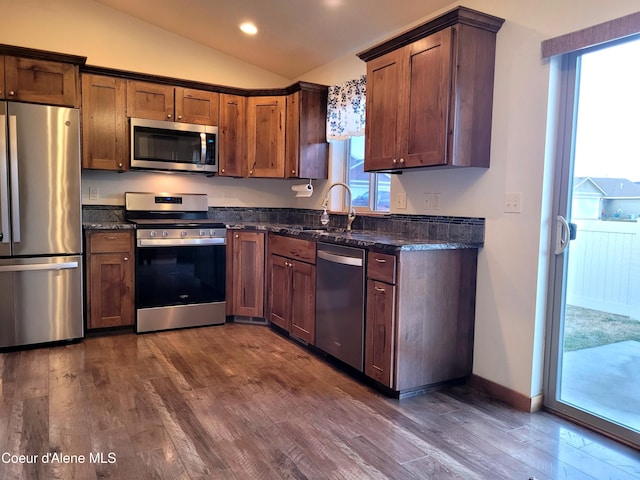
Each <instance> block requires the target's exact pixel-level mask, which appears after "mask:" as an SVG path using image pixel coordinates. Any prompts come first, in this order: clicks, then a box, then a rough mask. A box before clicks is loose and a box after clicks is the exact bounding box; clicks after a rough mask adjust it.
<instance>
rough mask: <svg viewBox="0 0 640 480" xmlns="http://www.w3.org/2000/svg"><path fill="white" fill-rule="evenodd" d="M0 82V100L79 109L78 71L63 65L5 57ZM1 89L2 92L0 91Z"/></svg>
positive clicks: (53, 62) (75, 67)
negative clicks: (2, 80)
mask: <svg viewBox="0 0 640 480" xmlns="http://www.w3.org/2000/svg"><path fill="white" fill-rule="evenodd" d="M2 63H4V68H3V69H2V73H1V74H0V80H1V79H2V76H4V82H0V90H2V93H0V98H5V99H7V100H16V101H20V102H31V103H42V104H46V105H61V106H66V107H79V106H80V96H79V91H80V84H79V79H80V77H79V70H78V66H77V65H73V64H71V63H64V62H56V61H49V60H40V59H35V58H22V57H14V56H9V55H6V56H5V57H4V58H3V61H2V62H0V65H1V64H2ZM2 85H4V88H2Z"/></svg>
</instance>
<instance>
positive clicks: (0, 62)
mask: <svg viewBox="0 0 640 480" xmlns="http://www.w3.org/2000/svg"><path fill="white" fill-rule="evenodd" d="M0 98H6V96H5V90H4V55H0Z"/></svg>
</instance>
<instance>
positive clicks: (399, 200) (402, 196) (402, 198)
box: [395, 192, 407, 210]
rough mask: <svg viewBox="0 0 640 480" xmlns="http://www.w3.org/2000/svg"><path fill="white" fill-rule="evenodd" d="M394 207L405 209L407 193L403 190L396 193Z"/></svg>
mask: <svg viewBox="0 0 640 480" xmlns="http://www.w3.org/2000/svg"><path fill="white" fill-rule="evenodd" d="M395 198H396V203H395V207H396V208H398V209H400V210H406V208H407V194H406V193H405V192H398V193H396V197H395Z"/></svg>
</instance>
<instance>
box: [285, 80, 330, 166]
mask: <svg viewBox="0 0 640 480" xmlns="http://www.w3.org/2000/svg"><path fill="white" fill-rule="evenodd" d="M327 93H328V91H327V89H323V90H301V91H299V92H295V93H292V94H290V95H288V96H287V131H286V135H285V138H286V148H285V157H286V165H285V169H284V173H285V178H327V177H328V173H329V172H328V165H329V144H328V143H327Z"/></svg>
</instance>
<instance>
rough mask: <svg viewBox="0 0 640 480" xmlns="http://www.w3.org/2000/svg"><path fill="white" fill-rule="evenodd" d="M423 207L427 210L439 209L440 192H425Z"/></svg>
mask: <svg viewBox="0 0 640 480" xmlns="http://www.w3.org/2000/svg"><path fill="white" fill-rule="evenodd" d="M424 208H425V209H427V210H440V194H439V193H431V192H425V194H424Z"/></svg>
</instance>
